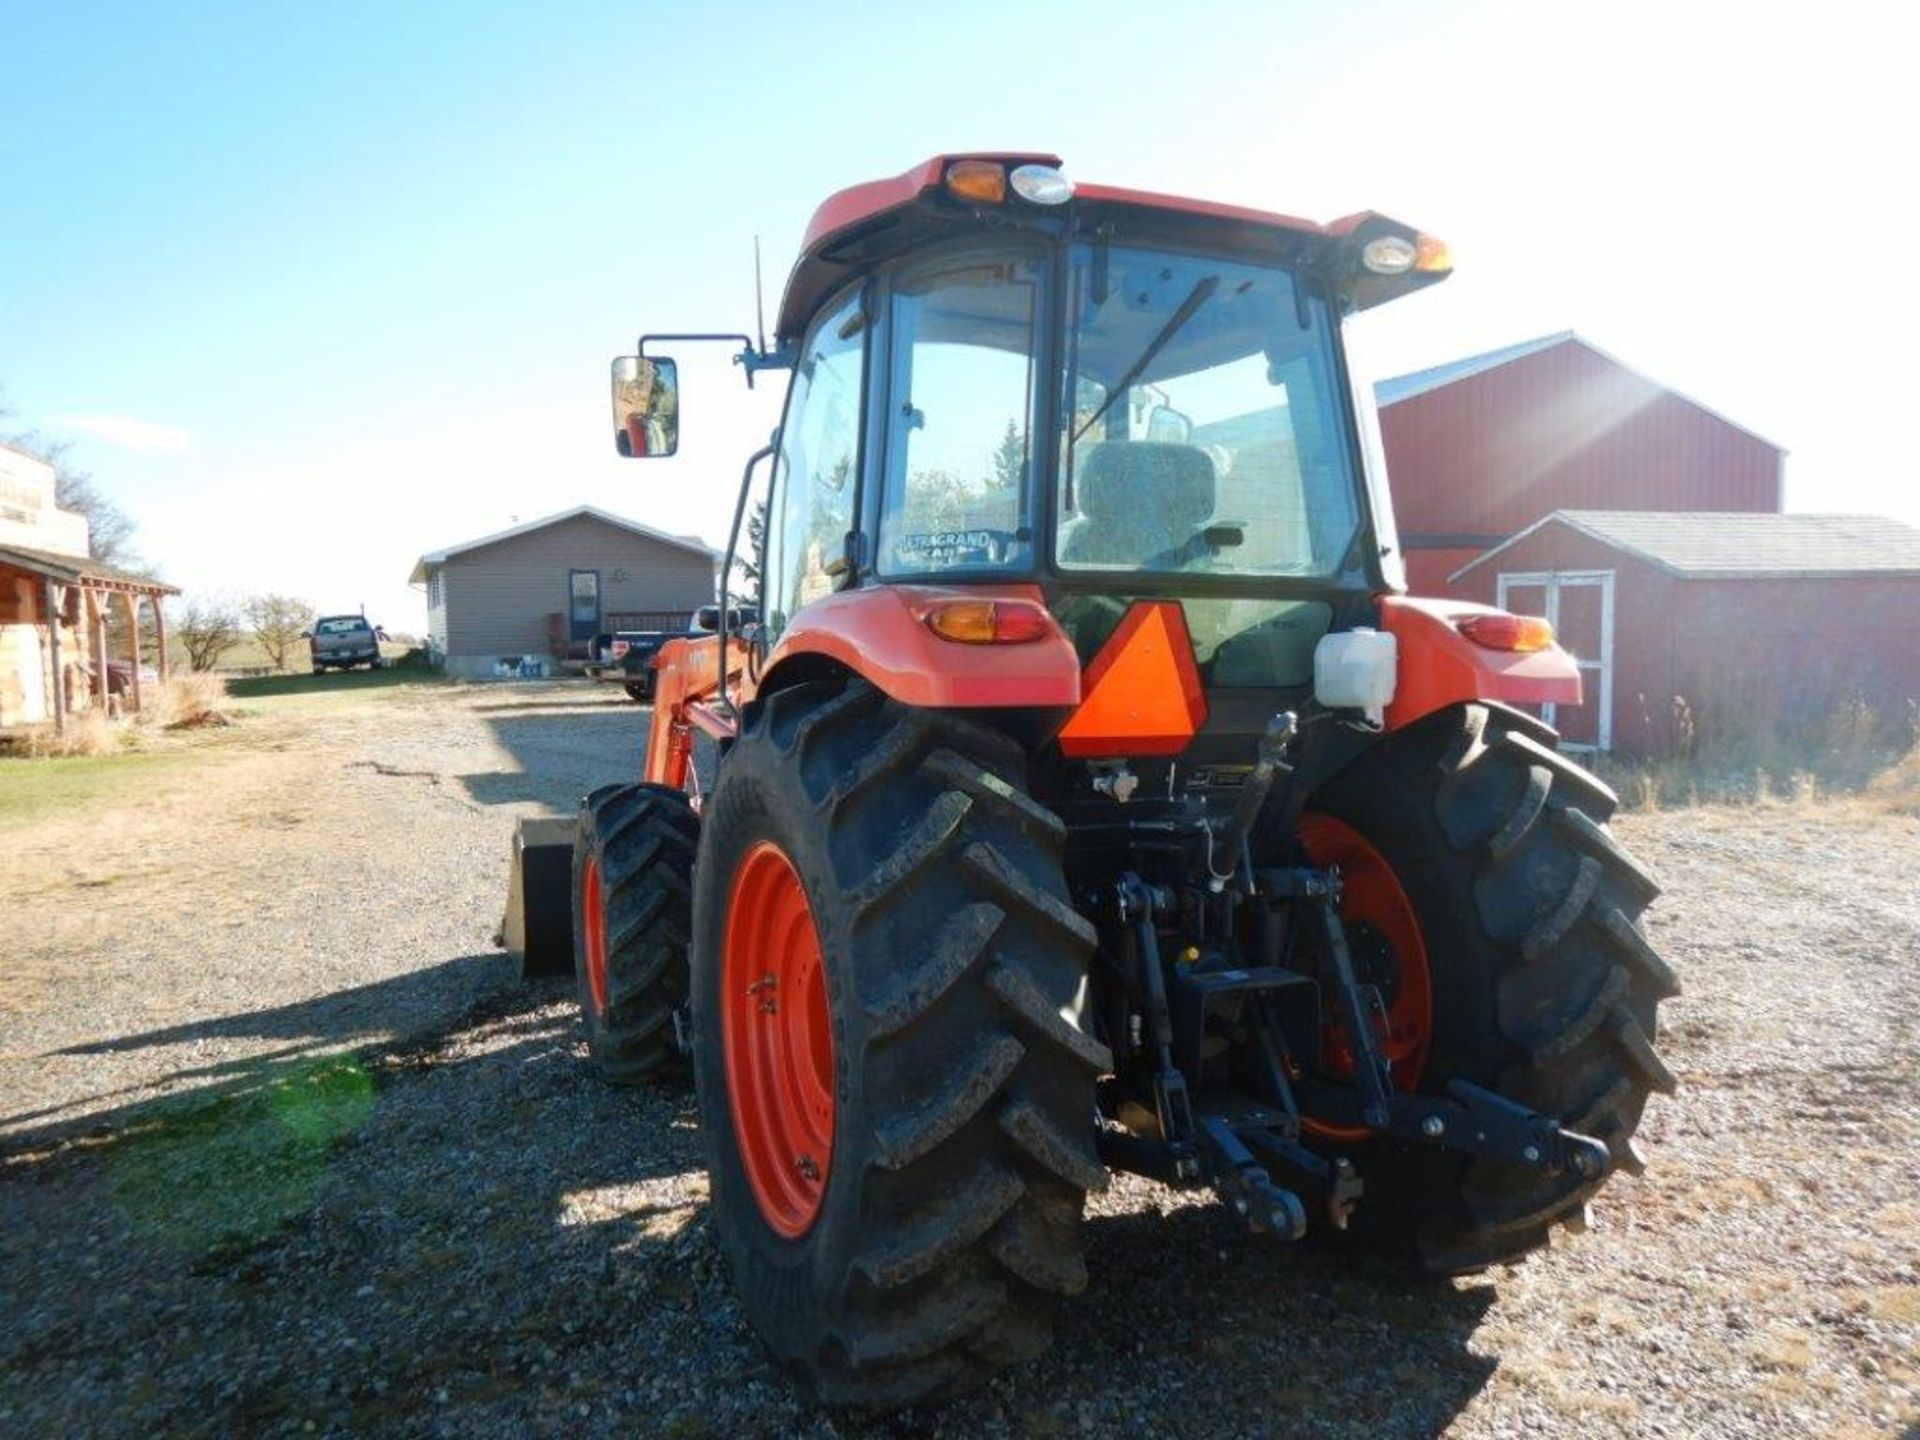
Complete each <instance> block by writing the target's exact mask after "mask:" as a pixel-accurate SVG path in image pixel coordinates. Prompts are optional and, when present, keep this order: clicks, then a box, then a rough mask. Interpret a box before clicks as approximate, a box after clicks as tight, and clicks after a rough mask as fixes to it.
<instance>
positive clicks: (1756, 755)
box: [1595, 697, 1920, 814]
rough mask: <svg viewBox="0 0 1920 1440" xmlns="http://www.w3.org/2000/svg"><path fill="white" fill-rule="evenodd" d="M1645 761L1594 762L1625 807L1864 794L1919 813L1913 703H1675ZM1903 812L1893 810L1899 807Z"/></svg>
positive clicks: (1919, 732)
mask: <svg viewBox="0 0 1920 1440" xmlns="http://www.w3.org/2000/svg"><path fill="white" fill-rule="evenodd" d="M1672 710H1673V713H1672V716H1671V717H1670V719H1671V723H1670V724H1667V725H1665V726H1664V727H1650V728H1654V729H1656V730H1657V731H1658V733H1662V734H1666V735H1668V736H1669V737H1670V742H1671V748H1670V750H1669V753H1667V754H1664V755H1660V756H1657V757H1652V758H1632V757H1622V756H1601V757H1600V759H1599V762H1598V764H1597V765H1596V767H1595V768H1596V770H1597V771H1598V773H1599V775H1600V777H1601V778H1602V779H1603V780H1605V781H1606V782H1607V783H1608V784H1609V785H1611V786H1613V788H1614V789H1615V790H1617V791H1618V792H1619V794H1620V798H1621V801H1622V803H1623V804H1625V805H1626V806H1627V807H1628V808H1629V809H1654V810H1660V809H1675V808H1681V807H1685V806H1690V805H1755V804H1762V803H1768V802H1775V801H1788V802H1794V801H1824V800H1831V799H1835V798H1838V797H1843V796H1850V795H1859V794H1863V793H1864V794H1869V795H1875V796H1879V797H1880V798H1882V799H1883V800H1884V801H1885V802H1886V803H1887V806H1888V808H1889V809H1892V810H1893V811H1894V813H1897V814H1920V703H1916V702H1912V701H1910V702H1908V704H1907V706H1906V708H1905V710H1904V711H1903V712H1901V713H1897V714H1891V715H1887V714H1882V713H1880V712H1878V711H1876V710H1874V709H1873V708H1872V707H1871V706H1869V705H1867V704H1865V703H1864V702H1862V701H1860V700H1858V699H1848V700H1842V701H1840V702H1839V703H1837V704H1834V705H1831V706H1830V707H1828V708H1826V709H1824V710H1821V711H1817V712H1813V713H1811V714H1803V715H1798V716H1793V717H1788V716H1784V715H1781V714H1779V713H1771V712H1769V711H1767V710H1766V709H1764V708H1763V707H1758V706H1749V707H1742V706H1730V705H1720V706H1716V707H1712V708H1711V709H1709V710H1707V711H1705V712H1701V711H1696V710H1695V709H1694V708H1693V707H1692V706H1691V705H1690V704H1689V703H1688V702H1687V701H1686V700H1685V699H1684V698H1680V697H1675V699H1674V701H1673V706H1672ZM1903 806H1905V807H1908V808H1905V809H1903V808H1901V807H1903Z"/></svg>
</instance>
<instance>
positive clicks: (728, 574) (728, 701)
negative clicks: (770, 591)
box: [716, 442, 774, 716]
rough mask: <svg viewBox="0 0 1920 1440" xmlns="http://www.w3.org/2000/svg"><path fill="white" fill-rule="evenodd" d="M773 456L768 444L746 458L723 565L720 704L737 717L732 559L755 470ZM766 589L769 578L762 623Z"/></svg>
mask: <svg viewBox="0 0 1920 1440" xmlns="http://www.w3.org/2000/svg"><path fill="white" fill-rule="evenodd" d="M773 453H774V447H773V445H772V443H771V442H769V443H768V444H766V445H763V446H761V447H760V448H759V449H758V450H756V451H754V452H753V454H751V455H749V456H748V457H747V468H746V469H745V470H743V471H742V472H741V474H740V497H739V498H738V499H737V500H735V501H734V502H733V527H732V528H731V529H730V530H728V531H727V554H726V558H725V559H723V560H722V561H721V562H720V624H719V625H718V626H717V627H716V628H717V629H718V631H719V634H720V703H721V704H722V705H724V706H726V707H727V709H728V710H729V711H731V712H733V713H734V714H735V715H736V716H737V715H738V714H739V707H738V706H736V705H735V704H734V703H733V696H732V695H730V694H728V693H727V631H728V629H729V628H730V627H729V626H728V624H727V612H728V611H729V610H730V609H731V608H732V607H731V606H730V605H728V603H727V598H728V597H727V590H728V587H729V586H730V585H731V584H732V583H733V557H734V554H735V552H736V551H738V549H739V548H740V522H741V521H742V520H743V519H745V518H746V514H747V495H748V494H749V493H750V492H751V491H752V489H753V467H754V466H756V465H758V464H759V463H760V462H761V461H762V460H765V459H768V458H769V457H770V456H772V454H773ZM766 585H767V582H766V577H765V576H764V575H763V576H761V578H760V589H761V592H762V593H761V596H760V612H761V617H762V620H763V622H764V619H765V615H766V609H767V597H766V594H765V591H766Z"/></svg>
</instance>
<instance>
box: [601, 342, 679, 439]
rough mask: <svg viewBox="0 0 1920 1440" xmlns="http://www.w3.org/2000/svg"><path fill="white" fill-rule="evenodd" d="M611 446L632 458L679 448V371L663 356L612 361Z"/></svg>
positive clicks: (628, 357) (637, 356)
mask: <svg viewBox="0 0 1920 1440" xmlns="http://www.w3.org/2000/svg"><path fill="white" fill-rule="evenodd" d="M613 448H614V449H616V450H618V451H619V452H620V453H621V454H622V455H625V456H628V457H629V458H632V459H636V460H648V459H656V458H660V457H664V456H667V455H671V454H673V453H674V451H676V450H678V449H679V448H680V370H679V367H678V366H676V365H675V364H674V363H673V361H671V360H668V359H666V358H665V357H664V356H663V357H661V358H659V359H654V358H651V357H647V356H640V355H622V356H620V357H619V358H618V359H616V360H615V361H614V362H613Z"/></svg>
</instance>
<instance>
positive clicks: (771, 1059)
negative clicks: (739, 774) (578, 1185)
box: [720, 840, 833, 1240]
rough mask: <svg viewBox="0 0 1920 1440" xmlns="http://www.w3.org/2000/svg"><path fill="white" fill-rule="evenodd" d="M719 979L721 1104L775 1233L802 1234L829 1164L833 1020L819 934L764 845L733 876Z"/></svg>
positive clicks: (788, 872) (775, 852)
mask: <svg viewBox="0 0 1920 1440" xmlns="http://www.w3.org/2000/svg"><path fill="white" fill-rule="evenodd" d="M723 949H724V955H723V958H722V961H721V976H720V1024H721V1033H722V1041H723V1045H724V1048H725V1051H726V1064H727V1101H728V1104H729V1105H730V1106H731V1108H732V1111H733V1133H734V1135H735V1137H736V1139H737V1143H738V1145H739V1150H740V1162H741V1166H742V1168H743V1169H744V1170H745V1171H746V1174H747V1183H748V1185H749V1186H751V1187H752V1189H753V1198H754V1200H755V1201H756V1202H757V1203H758V1204H759V1206H760V1214H761V1216H762V1217H763V1218H764V1219H765V1220H766V1222H767V1224H768V1225H769V1226H771V1227H772V1228H773V1230H774V1232H775V1233H776V1234H779V1235H782V1236H785V1237H786V1238H787V1239H789V1240H792V1239H796V1238H797V1237H799V1236H801V1235H804V1234H806V1232H807V1230H808V1229H809V1228H810V1227H811V1226H812V1225H813V1222H814V1219H815V1217H817V1216H818V1215H819V1213H820V1203H821V1201H822V1199H823V1198H824V1197H825V1196H826V1193H827V1172H828V1167H829V1165H830V1164H831V1162H832V1159H833V1025H832V1021H831V1020H830V1018H829V1015H828V1010H827V977H826V970H825V967H824V966H823V965H822V963H821V959H820V932H819V929H818V927H817V926H816V925H815V924H814V919H813V907H812V906H811V905H810V904H808V902H807V892H806V890H805V888H804V887H802V885H801V884H800V876H799V874H798V872H796V871H795V870H794V868H793V862H792V861H791V860H789V859H787V857H786V854H785V852H784V851H782V850H781V849H780V847H779V846H778V845H775V844H773V843H772V842H771V841H767V840H763V841H761V842H760V843H759V844H757V845H755V846H754V847H753V848H752V849H751V850H749V851H747V853H746V855H745V856H744V857H743V858H742V859H741V861H740V868H739V869H738V870H737V871H735V872H734V877H733V893H732V895H731V896H730V897H729V898H728V901H727V931H726V941H725V945H724V947H723Z"/></svg>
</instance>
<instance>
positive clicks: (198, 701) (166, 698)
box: [140, 672, 233, 730]
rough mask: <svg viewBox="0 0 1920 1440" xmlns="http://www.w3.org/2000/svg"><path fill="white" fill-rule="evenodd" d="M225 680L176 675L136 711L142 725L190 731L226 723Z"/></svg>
mask: <svg viewBox="0 0 1920 1440" xmlns="http://www.w3.org/2000/svg"><path fill="white" fill-rule="evenodd" d="M226 706H227V682H226V681H225V680H224V679H222V678H221V677H220V676H218V675H210V674H206V673H203V672H192V673H189V674H185V675H176V676H174V677H172V678H171V679H170V680H168V681H167V683H166V684H165V685H163V686H161V687H160V692H159V694H157V695H155V696H154V697H153V698H152V699H151V700H149V701H148V702H147V708H146V709H145V710H143V711H142V712H141V714H140V720H141V723H142V724H146V725H151V726H154V727H156V728H157V729H161V730H192V729H197V728H199V727H201V726H204V725H230V724H232V723H233V717H232V715H231V714H230V713H229V712H228V710H227V708H226Z"/></svg>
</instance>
